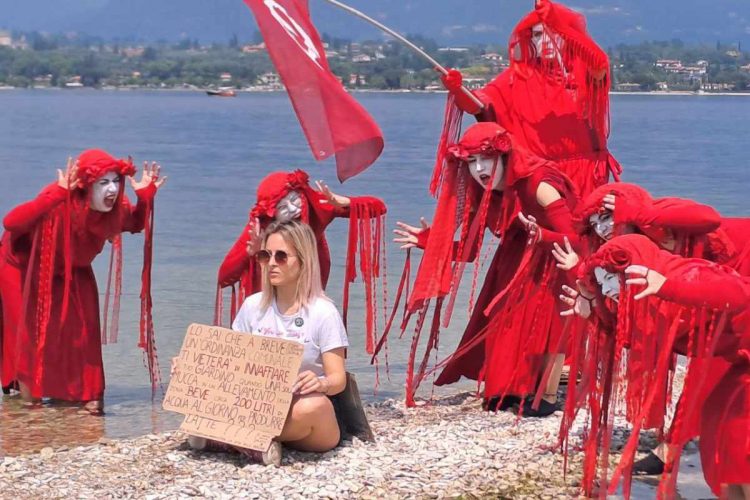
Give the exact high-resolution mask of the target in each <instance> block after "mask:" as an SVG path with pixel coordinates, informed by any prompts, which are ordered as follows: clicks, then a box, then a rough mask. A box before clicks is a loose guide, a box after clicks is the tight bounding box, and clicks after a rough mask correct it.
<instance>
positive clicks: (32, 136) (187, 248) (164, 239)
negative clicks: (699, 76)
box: [0, 90, 750, 456]
mask: <svg viewBox="0 0 750 500" xmlns="http://www.w3.org/2000/svg"><path fill="white" fill-rule="evenodd" d="M357 98H358V99H359V100H360V102H362V103H363V104H364V105H365V106H366V107H367V108H368V109H369V110H370V112H371V113H372V114H373V116H374V117H375V119H376V120H377V121H378V123H379V124H380V125H381V127H382V129H383V132H384V134H385V139H386V148H385V151H384V153H383V155H382V157H381V159H380V160H379V161H378V162H377V163H376V164H375V165H374V166H372V167H371V168H370V169H369V170H368V171H366V172H365V173H363V174H362V175H360V176H358V177H357V178H354V179H351V180H350V181H347V183H346V184H345V185H343V186H341V185H338V182H337V181H336V177H335V169H334V164H333V161H329V162H324V163H315V162H314V161H313V160H312V157H311V154H310V152H309V149H308V147H307V143H306V142H305V140H304V137H303V135H302V132H301V130H300V128H299V125H298V123H297V120H296V117H295V116H294V114H293V112H292V109H291V106H290V104H289V101H288V98H287V97H286V95H285V94H280V93H277V94H242V95H240V96H238V97H237V98H235V99H214V98H208V97H206V96H205V95H203V94H200V93H184V92H103V91H93V90H91V91H90V90H84V91H6V92H0V109H1V110H2V115H1V116H0V214H5V213H6V212H7V211H8V210H9V209H10V208H12V207H13V206H15V205H16V204H18V203H21V202H23V201H26V200H28V199H31V198H33V197H34V196H35V195H36V193H37V192H38V191H39V190H40V189H41V187H42V186H43V185H45V184H46V183H49V182H52V181H53V180H54V179H55V169H56V168H62V167H64V165H65V160H66V158H67V157H68V156H75V155H77V154H78V152H80V151H81V150H83V149H86V148H90V147H100V148H104V149H107V150H109V151H110V152H112V153H113V154H115V155H117V156H126V155H128V154H130V155H132V156H133V157H134V158H135V159H136V160H137V161H139V162H142V161H143V160H156V161H159V162H160V163H161V164H162V166H163V171H164V173H165V174H166V175H167V176H168V177H169V181H168V182H167V184H166V186H165V188H164V189H163V191H162V192H160V193H159V196H158V201H157V204H156V227H155V232H156V240H155V249H154V275H153V283H154V286H153V296H154V304H155V312H154V315H155V318H154V320H155V325H156V335H157V345H158V349H159V356H160V361H161V364H162V372H163V375H164V377H165V383H166V378H167V376H168V373H167V372H168V366H169V359H170V358H171V357H172V356H173V355H175V353H176V352H177V351H178V349H179V347H180V345H181V343H182V338H183V335H184V333H185V330H186V327H187V326H188V325H189V324H190V323H192V322H204V323H210V322H211V320H212V315H213V304H214V290H215V278H216V271H217V268H218V265H219V263H220V262H221V260H222V258H223V256H224V254H225V252H226V251H227V250H228V248H229V247H230V246H231V244H232V243H233V242H234V240H235V238H236V237H237V236H238V234H239V232H240V230H241V228H242V227H243V225H244V223H245V221H246V219H247V213H248V210H249V208H250V207H251V205H252V204H253V202H254V199H255V190H256V186H257V183H258V181H259V180H260V179H261V178H262V177H264V176H265V175H266V174H267V173H269V172H271V171H274V170H291V169H295V168H302V169H305V170H307V171H308V172H309V173H310V175H311V177H312V178H313V179H323V180H325V181H327V182H328V183H329V184H330V185H331V186H332V188H333V189H334V191H336V192H340V193H341V194H348V195H363V194H372V195H376V196H379V197H381V198H382V199H384V200H385V201H386V203H387V204H388V209H389V213H388V225H389V227H392V226H393V225H394V224H395V221H396V220H404V221H411V222H416V221H417V220H418V218H419V216H421V215H424V216H425V217H427V218H428V219H429V218H430V216H431V214H432V210H433V206H434V205H433V200H432V199H431V198H430V197H429V195H428V193H427V185H428V182H429V177H430V174H431V170H432V164H433V163H432V162H433V158H434V150H435V142H436V140H437V137H438V134H439V131H440V127H441V120H442V116H443V106H444V102H445V97H444V96H443V95H437V94H378V93H368V94H358V95H357ZM749 126H750V99H748V98H742V97H731V96H727V97H698V96H674V97H673V96H625V95H618V96H613V97H612V137H611V142H610V147H611V149H612V151H613V152H614V154H615V156H616V157H617V158H618V159H619V161H620V162H621V163H622V165H623V166H624V168H625V175H624V180H627V181H632V182H638V183H641V184H643V185H644V186H646V187H647V188H648V189H649V190H650V191H651V192H652V193H653V194H654V195H656V196H659V195H678V196H683V197H687V198H693V199H696V200H698V201H701V202H705V203H709V204H711V205H714V206H715V207H717V208H718V209H719V210H720V211H721V212H722V213H723V214H725V215H744V214H747V213H748V212H750V210H749V209H748V203H747V196H748V193H749V192H750V181H749V180H748V174H747V170H748V169H747V166H748V160H747V155H746V148H747V144H748V143H750V132H749V130H750V127H749ZM347 229H348V225H347V222H346V221H344V220H339V221H335V222H334V223H333V224H332V225H331V226H330V228H329V230H328V232H327V235H328V240H329V242H330V245H331V253H332V259H333V268H332V272H331V279H330V282H329V290H328V293H329V295H330V296H331V297H332V298H333V299H334V300H336V301H337V302H340V297H341V289H342V276H343V266H344V258H345V241H346V233H347ZM124 240H125V265H124V267H125V281H124V285H123V291H124V297H123V303H122V310H121V324H120V341H119V343H118V344H115V345H110V346H106V347H105V349H104V359H105V367H106V374H107V392H106V401H105V403H106V411H107V415H106V416H105V417H104V418H93V417H89V416H87V415H79V414H78V413H77V411H76V409H74V408H60V407H45V408H42V409H38V410H33V411H26V410H24V409H23V408H21V406H20V403H19V402H18V400H17V399H9V398H6V399H4V400H3V401H2V403H0V456H1V455H3V454H7V453H11V454H12V453H17V452H19V451H22V450H28V449H38V448H41V447H42V446H47V445H49V444H54V445H61V444H69V443H80V442H93V441H96V440H97V439H98V438H99V437H102V436H109V437H125V436H133V435H138V434H144V433H149V432H155V431H161V430H167V429H172V428H176V427H177V426H178V425H179V422H180V416H178V415H176V414H171V413H167V412H164V411H162V410H161V395H160V394H159V395H157V397H156V399H155V400H154V401H153V402H152V399H151V391H150V386H149V383H148V378H147V371H146V369H145V368H144V367H143V362H142V357H141V354H140V352H139V350H138V349H137V347H136V343H137V337H138V325H137V322H136V320H137V317H138V292H139V287H140V281H139V271H140V259H141V248H142V237H141V236H140V235H127V236H126V237H125V238H124ZM107 251H108V250H107ZM107 260H108V258H107V254H106V253H105V254H103V255H102V256H101V257H100V258H99V259H98V260H97V261H96V263H95V267H96V271H97V274H98V276H99V277H100V278H99V282H100V284H101V283H103V281H104V278H105V277H106V276H105V271H106V270H105V266H106V264H107ZM387 260H388V278H389V283H390V286H391V295H392V294H393V293H394V292H395V285H396V284H397V282H398V277H399V275H400V272H401V266H402V263H403V255H402V254H401V253H399V251H398V250H397V248H396V247H395V246H390V247H389V251H388V255H387ZM468 281H469V280H465V281H464V284H466V283H467V282H468ZM354 292H356V295H355V296H354V297H353V299H352V304H353V306H354V309H353V310H352V312H351V319H350V323H351V324H350V331H349V337H350V343H351V348H350V350H349V356H350V357H349V360H348V368H349V370H350V371H352V372H354V373H356V374H357V377H358V379H359V385H360V390H361V391H362V393H363V397H366V398H384V397H399V396H401V395H402V388H403V382H404V371H405V359H406V353H407V351H408V346H409V343H408V340H407V339H406V338H404V339H403V340H401V341H399V340H398V339H397V338H396V337H395V336H394V339H393V341H392V342H391V355H390V379H389V378H388V377H387V376H386V374H385V371H384V370H382V369H381V376H380V386H379V388H378V389H377V393H375V392H374V382H375V371H374V369H373V368H372V367H371V366H370V365H369V357H368V356H366V355H365V354H364V333H363V329H362V328H361V324H360V323H359V322H358V320H359V318H360V317H361V315H362V312H363V311H362V308H361V304H362V302H361V292H360V289H359V287H358V286H357V285H356V284H355V286H354ZM466 303H467V300H466V299H464V300H463V301H462V302H461V301H459V302H458V304H466ZM465 309H466V307H465V306H464V307H459V306H457V313H456V315H455V316H454V319H453V324H452V327H451V328H450V329H448V330H447V331H446V332H445V333H444V334H443V336H442V338H441V345H442V346H443V347H442V348H441V356H442V355H446V354H449V353H450V352H451V351H452V349H453V347H454V346H455V345H456V342H457V340H458V338H459V336H460V334H461V332H462V331H463V324H464V320H465V316H466V314H465ZM165 387H166V386H165ZM462 387H465V388H472V387H474V385H473V384H464V385H463V386H462ZM426 390H427V391H429V387H427V388H426Z"/></svg>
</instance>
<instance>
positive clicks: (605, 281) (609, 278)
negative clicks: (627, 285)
mask: <svg viewBox="0 0 750 500" xmlns="http://www.w3.org/2000/svg"><path fill="white" fill-rule="evenodd" d="M594 276H595V277H596V282H597V283H599V286H601V287H602V295H604V296H605V297H609V298H610V299H612V300H614V301H615V302H619V301H620V277H619V276H618V275H617V274H615V273H610V272H607V270H606V269H604V268H603V267H597V268H595V269H594Z"/></svg>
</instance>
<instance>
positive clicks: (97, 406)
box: [83, 400, 104, 416]
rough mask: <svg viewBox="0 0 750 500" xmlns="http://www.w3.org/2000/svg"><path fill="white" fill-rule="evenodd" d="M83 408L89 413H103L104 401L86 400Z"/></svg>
mask: <svg viewBox="0 0 750 500" xmlns="http://www.w3.org/2000/svg"><path fill="white" fill-rule="evenodd" d="M83 409H84V410H86V411H87V412H89V413H90V414H91V415H95V416H101V415H104V403H103V402H102V400H94V401H88V402H86V404H84V405H83Z"/></svg>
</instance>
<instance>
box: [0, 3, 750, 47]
mask: <svg viewBox="0 0 750 500" xmlns="http://www.w3.org/2000/svg"><path fill="white" fill-rule="evenodd" d="M3 3H4V5H3V8H2V14H0V28H5V29H22V30H40V31H50V32H62V31H79V32H84V33H88V34H91V35H98V36H102V37H105V38H115V37H120V38H137V39H146V40H158V39H166V40H177V39H179V38H181V37H189V38H197V39H199V40H201V41H226V40H228V39H229V37H231V36H232V34H237V35H238V36H239V37H240V40H249V39H251V38H252V36H253V34H254V31H255V24H254V21H253V19H252V15H251V14H250V11H249V9H247V8H246V7H245V5H244V4H243V2H242V1H241V0H210V1H207V0H127V1H123V0H64V2H61V1H60V0H23V1H10V0H6V1H5V2H3ZM310 3H311V8H312V11H313V16H314V21H315V23H316V25H317V26H318V29H319V30H320V31H321V32H327V33H329V34H331V35H335V36H340V37H347V38H353V39H363V38H379V37H380V34H379V33H378V32H377V31H375V30H373V29H370V28H368V27H367V26H366V25H364V24H362V23H361V22H360V21H357V20H354V19H352V18H351V17H349V16H348V15H347V14H344V13H342V12H340V11H338V10H337V9H336V8H335V7H333V6H331V5H329V4H327V3H325V2H324V1H323V0H310ZM350 4H351V5H352V6H355V7H357V8H360V9H362V10H364V11H365V12H367V13H369V14H371V15H373V16H375V17H377V18H378V19H380V20H381V21H383V22H385V23H386V24H389V25H392V26H393V27H394V28H396V29H397V30H399V31H402V32H405V33H418V34H422V35H425V36H428V37H430V38H434V39H436V40H437V41H438V42H440V43H441V44H462V43H470V42H482V43H497V42H502V43H503V44H504V43H505V41H506V40H507V38H508V34H509V32H510V30H511V28H512V27H513V25H514V24H515V23H516V22H517V21H518V19H519V18H520V17H521V16H522V14H523V13H524V12H526V11H528V10H530V9H531V7H532V4H533V0H350ZM61 5H64V6H65V7H64V8H61ZM569 5H570V6H572V7H573V8H576V9H578V10H580V11H581V12H584V13H585V14H586V15H587V18H588V22H589V29H590V30H591V31H592V32H593V33H594V36H595V37H596V38H597V40H599V41H600V43H601V44H602V45H605V46H608V45H614V44H617V43H634V42H638V41H642V40H669V39H674V38H680V39H682V40H685V41H688V42H708V43H714V42H716V41H721V42H723V43H730V42H738V41H739V42H742V43H744V44H745V45H746V46H747V47H750V1H749V0H571V2H570V3H569Z"/></svg>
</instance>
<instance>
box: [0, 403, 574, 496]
mask: <svg viewBox="0 0 750 500" xmlns="http://www.w3.org/2000/svg"><path fill="white" fill-rule="evenodd" d="M365 411H366V413H367V415H368V418H369V419H370V424H371V426H372V429H373V431H374V433H375V439H376V442H375V443H364V442H362V441H359V440H358V439H356V438H355V439H353V440H352V441H344V442H343V443H342V445H341V446H339V447H338V448H336V449H334V450H332V451H329V452H327V453H322V454H314V453H303V452H298V451H292V450H289V449H287V448H285V449H284V453H283V462H282V466H281V467H280V468H276V467H272V466H270V467H266V466H262V465H258V464H254V463H250V462H248V461H247V460H246V459H245V458H244V457H241V456H240V455H238V454H228V453H198V452H194V451H192V450H190V449H189V448H188V446H187V445H186V443H185V439H186V436H185V434H184V433H182V432H180V431H170V432H165V433H161V434H149V435H146V436H143V437H140V438H135V439H125V440H110V439H106V438H103V439H100V440H99V442H98V443H97V444H94V445H88V446H78V447H71V448H68V447H61V448H59V449H58V450H54V449H52V448H44V449H42V450H41V451H40V452H37V453H31V454H26V455H21V456H18V457H5V458H4V459H0V492H2V494H3V495H8V496H9V497H10V496H12V497H14V498H40V497H42V498H47V497H50V496H54V497H65V496H71V495H73V496H75V497H76V498H111V497H117V498H120V497H146V498H149V499H154V500H156V499H162V498H164V499H166V498H175V497H182V498H184V497H187V496H200V497H208V498H236V497H244V498H305V499H307V498H335V499H338V498H341V499H345V498H372V499H381V498H386V499H389V498H405V497H410V498H414V497H416V498H445V497H452V498H456V497H469V498H476V497H480V498H484V497H492V498H496V497H503V498H529V499H531V498H534V499H544V500H551V499H553V498H560V497H571V496H575V495H577V493H578V477H579V476H580V463H581V460H580V459H581V457H580V455H579V454H573V453H571V455H570V458H569V469H568V474H567V476H564V475H563V468H562V467H563V456H562V454H560V453H558V452H557V451H556V450H554V449H553V447H554V446H553V445H554V442H555V440H556V435H557V428H558V427H559V422H560V415H559V412H558V414H556V415H554V416H552V417H548V418H546V419H536V418H532V419H520V420H519V419H517V417H516V415H514V414H511V413H508V412H499V413H488V412H485V411H482V409H481V401H480V400H478V399H477V398H476V397H474V395H473V394H470V393H467V392H463V393H458V394H454V395H452V396H447V397H442V398H438V399H435V400H432V401H431V402H430V403H428V404H425V405H424V406H422V407H419V408H411V409H407V408H405V407H404V404H403V401H394V400H387V401H385V402H381V403H367V404H365ZM550 471H553V473H552V474H550Z"/></svg>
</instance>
